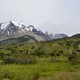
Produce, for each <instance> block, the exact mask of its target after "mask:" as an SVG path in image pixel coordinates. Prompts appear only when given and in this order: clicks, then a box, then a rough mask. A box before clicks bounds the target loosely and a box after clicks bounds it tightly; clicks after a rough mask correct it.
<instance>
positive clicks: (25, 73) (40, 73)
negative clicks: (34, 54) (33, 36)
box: [0, 58, 80, 80]
mask: <svg viewBox="0 0 80 80" xmlns="http://www.w3.org/2000/svg"><path fill="white" fill-rule="evenodd" d="M48 59H49V58H41V59H40V58H39V59H38V62H37V63H35V64H27V65H20V64H8V65H7V64H6V65H2V64H1V65H0V80H80V76H79V75H80V65H70V64H69V63H68V62H66V61H59V62H50V61H49V60H48ZM39 60H40V61H39ZM41 60H42V61H41ZM44 60H45V61H44Z"/></svg>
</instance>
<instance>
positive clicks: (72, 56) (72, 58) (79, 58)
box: [68, 52, 80, 64]
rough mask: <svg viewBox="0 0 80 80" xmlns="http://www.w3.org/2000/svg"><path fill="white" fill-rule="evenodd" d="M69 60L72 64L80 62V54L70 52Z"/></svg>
mask: <svg viewBox="0 0 80 80" xmlns="http://www.w3.org/2000/svg"><path fill="white" fill-rule="evenodd" d="M68 60H69V63H70V64H79V63H80V54H79V55H78V53H76V52H73V53H72V54H69V56H68Z"/></svg>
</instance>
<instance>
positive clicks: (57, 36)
mask: <svg viewBox="0 0 80 80" xmlns="http://www.w3.org/2000/svg"><path fill="white" fill-rule="evenodd" d="M66 37H68V36H67V35H66V34H63V33H62V34H55V35H54V37H53V39H61V38H66Z"/></svg>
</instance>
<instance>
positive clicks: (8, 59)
mask: <svg viewBox="0 0 80 80" xmlns="http://www.w3.org/2000/svg"><path fill="white" fill-rule="evenodd" d="M3 63H5V64H11V63H15V59H13V58H10V57H8V58H4V59H3Z"/></svg>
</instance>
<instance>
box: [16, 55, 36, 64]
mask: <svg viewBox="0 0 80 80" xmlns="http://www.w3.org/2000/svg"><path fill="white" fill-rule="evenodd" d="M15 63H16V64H33V63H36V58H35V57H33V56H28V57H26V58H20V59H17V60H16V61H15Z"/></svg>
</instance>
